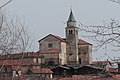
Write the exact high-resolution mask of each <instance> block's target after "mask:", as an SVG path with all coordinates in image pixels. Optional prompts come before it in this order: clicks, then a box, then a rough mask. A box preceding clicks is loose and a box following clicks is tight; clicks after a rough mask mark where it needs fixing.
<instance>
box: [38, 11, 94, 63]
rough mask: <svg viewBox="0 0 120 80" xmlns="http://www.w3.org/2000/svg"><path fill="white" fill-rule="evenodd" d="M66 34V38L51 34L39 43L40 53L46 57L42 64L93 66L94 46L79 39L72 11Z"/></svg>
mask: <svg viewBox="0 0 120 80" xmlns="http://www.w3.org/2000/svg"><path fill="white" fill-rule="evenodd" d="M65 33H66V38H62V37H59V36H56V35H54V34H49V35H47V36H45V37H44V38H42V39H40V40H39V41H38V42H39V52H40V54H41V55H43V56H44V59H43V62H42V63H45V64H49V62H51V63H53V62H54V63H55V64H57V65H64V64H82V65H87V64H92V44H91V43H89V42H86V41H84V40H82V39H79V35H78V34H79V28H78V27H77V24H76V21H75V18H74V15H73V12H72V10H71V12H70V15H69V18H68V21H67V25H66V27H65Z"/></svg>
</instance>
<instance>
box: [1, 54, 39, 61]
mask: <svg viewBox="0 0 120 80" xmlns="http://www.w3.org/2000/svg"><path fill="white" fill-rule="evenodd" d="M39 54H40V53H38V52H27V53H17V54H5V55H1V56H0V60H13V59H21V58H34V57H41V56H39Z"/></svg>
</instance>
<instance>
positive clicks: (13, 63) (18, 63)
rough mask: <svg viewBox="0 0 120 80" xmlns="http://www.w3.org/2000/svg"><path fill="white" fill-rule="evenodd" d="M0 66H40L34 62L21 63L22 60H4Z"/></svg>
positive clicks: (0, 62)
mask: <svg viewBox="0 0 120 80" xmlns="http://www.w3.org/2000/svg"><path fill="white" fill-rule="evenodd" d="M0 65H7V66H31V65H39V64H37V63H35V62H33V61H21V60H3V61H0Z"/></svg>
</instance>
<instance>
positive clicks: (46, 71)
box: [31, 68, 53, 73]
mask: <svg viewBox="0 0 120 80" xmlns="http://www.w3.org/2000/svg"><path fill="white" fill-rule="evenodd" d="M31 70H32V72H33V73H53V72H52V71H51V70H50V69H49V68H42V69H40V68H38V69H37V68H36V69H31ZM41 70H42V71H41Z"/></svg>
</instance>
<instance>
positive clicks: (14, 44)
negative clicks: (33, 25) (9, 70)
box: [0, 11, 30, 53]
mask: <svg viewBox="0 0 120 80" xmlns="http://www.w3.org/2000/svg"><path fill="white" fill-rule="evenodd" d="M27 32H28V31H27V27H26V24H25V22H24V21H22V20H20V19H19V18H18V17H16V18H15V17H14V18H12V17H8V16H7V15H6V14H5V13H2V11H1V14H0V53H17V52H18V53H19V52H20V53H21V52H25V51H26V50H27V49H28V45H29V42H30V41H29V36H28V33H27Z"/></svg>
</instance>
